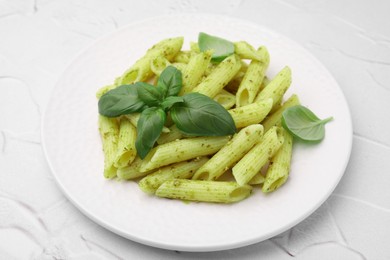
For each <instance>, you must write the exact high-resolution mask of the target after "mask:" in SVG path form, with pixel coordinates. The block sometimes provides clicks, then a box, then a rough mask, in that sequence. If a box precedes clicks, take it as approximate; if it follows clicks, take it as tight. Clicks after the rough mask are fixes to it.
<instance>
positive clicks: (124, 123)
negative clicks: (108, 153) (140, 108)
mask: <svg viewBox="0 0 390 260" xmlns="http://www.w3.org/2000/svg"><path fill="white" fill-rule="evenodd" d="M136 138H137V129H136V128H135V126H133V124H132V123H131V122H130V121H129V120H127V119H126V118H122V119H121V121H120V125H119V139H118V148H117V152H116V157H115V160H114V166H115V167H117V168H123V167H126V166H127V165H128V164H130V163H132V162H133V161H134V159H135V156H136V155H137V150H136V148H135V139H136Z"/></svg>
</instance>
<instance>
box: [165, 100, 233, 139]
mask: <svg viewBox="0 0 390 260" xmlns="http://www.w3.org/2000/svg"><path fill="white" fill-rule="evenodd" d="M183 99H184V102H183V103H176V104H175V105H174V106H173V107H172V108H171V110H170V111H171V117H172V120H173V122H175V124H176V126H177V128H178V129H179V130H180V131H182V132H183V133H185V134H187V135H197V136H223V135H232V134H234V133H235V132H236V126H235V124H234V121H233V118H232V116H231V115H230V114H229V113H228V112H227V110H226V109H225V108H223V106H221V105H220V104H219V103H217V102H216V101H214V100H212V99H211V98H209V97H207V96H205V95H202V94H200V93H190V94H187V95H184V96H183Z"/></svg>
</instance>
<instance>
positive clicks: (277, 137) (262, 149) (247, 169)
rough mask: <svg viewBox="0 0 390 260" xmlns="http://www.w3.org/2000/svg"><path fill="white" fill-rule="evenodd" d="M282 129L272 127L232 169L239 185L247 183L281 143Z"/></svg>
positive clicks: (282, 139)
mask: <svg viewBox="0 0 390 260" xmlns="http://www.w3.org/2000/svg"><path fill="white" fill-rule="evenodd" d="M282 131H283V129H281V128H277V127H275V126H274V127H272V128H271V129H270V130H268V131H267V132H266V133H265V134H264V136H263V138H262V139H261V141H260V142H259V143H258V144H256V145H255V146H254V147H253V148H252V149H251V150H250V151H249V152H248V153H247V154H246V155H245V156H244V157H243V158H242V159H241V160H240V161H239V162H238V163H237V164H236V165H235V166H234V167H233V169H232V172H233V176H234V178H235V179H236V181H237V183H238V184H240V185H244V184H247V183H248V182H249V181H250V180H251V179H252V178H253V177H254V176H255V175H256V174H257V173H258V172H259V171H260V169H261V168H262V167H263V166H264V165H265V164H266V163H267V162H268V160H269V159H270V158H271V157H272V156H273V155H274V154H275V153H276V151H277V150H278V149H279V148H280V146H281V145H282V144H283V141H284V138H283V134H282Z"/></svg>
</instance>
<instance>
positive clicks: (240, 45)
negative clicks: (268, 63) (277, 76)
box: [234, 41, 264, 61]
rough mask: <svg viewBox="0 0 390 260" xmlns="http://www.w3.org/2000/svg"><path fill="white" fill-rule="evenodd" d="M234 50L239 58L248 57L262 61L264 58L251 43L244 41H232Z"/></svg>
mask: <svg viewBox="0 0 390 260" xmlns="http://www.w3.org/2000/svg"><path fill="white" fill-rule="evenodd" d="M234 52H235V53H236V54H237V55H238V56H239V57H240V58H241V59H250V60H257V61H262V60H264V56H263V54H264V53H262V52H257V51H256V50H255V48H253V46H252V45H250V44H249V43H247V42H245V41H240V42H235V43H234Z"/></svg>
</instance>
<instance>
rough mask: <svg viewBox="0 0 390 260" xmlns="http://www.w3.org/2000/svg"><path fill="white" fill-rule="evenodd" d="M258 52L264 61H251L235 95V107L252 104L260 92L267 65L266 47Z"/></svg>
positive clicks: (267, 54)
mask: <svg viewBox="0 0 390 260" xmlns="http://www.w3.org/2000/svg"><path fill="white" fill-rule="evenodd" d="M258 52H259V53H261V54H259V55H261V56H262V57H263V58H264V59H263V60H261V61H258V60H252V62H251V63H250V65H249V67H248V70H247V71H246V73H245V76H244V78H243V79H242V81H241V84H240V86H239V87H238V91H237V94H236V107H240V106H246V105H248V104H251V103H253V101H254V100H255V97H256V95H257V93H258V92H259V90H260V87H261V82H262V81H263V79H264V76H265V71H266V70H267V68H268V65H269V53H268V50H267V48H266V47H264V46H262V47H260V48H259V49H258Z"/></svg>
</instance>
